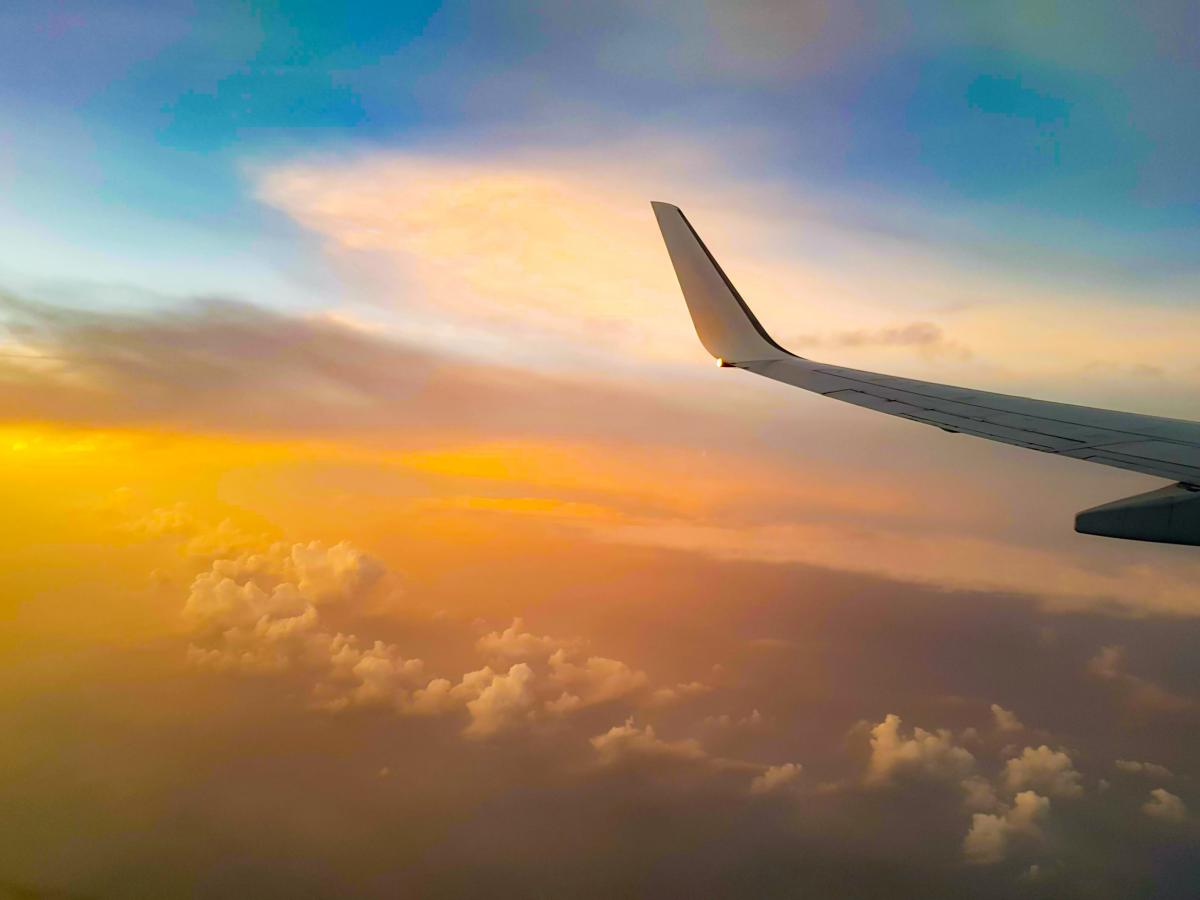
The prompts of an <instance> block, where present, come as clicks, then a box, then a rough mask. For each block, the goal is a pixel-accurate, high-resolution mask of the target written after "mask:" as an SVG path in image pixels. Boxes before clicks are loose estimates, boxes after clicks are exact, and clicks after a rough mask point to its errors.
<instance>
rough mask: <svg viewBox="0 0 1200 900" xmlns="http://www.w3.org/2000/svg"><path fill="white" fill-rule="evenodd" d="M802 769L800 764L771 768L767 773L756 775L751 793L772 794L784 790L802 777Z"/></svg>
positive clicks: (751, 786)
mask: <svg viewBox="0 0 1200 900" xmlns="http://www.w3.org/2000/svg"><path fill="white" fill-rule="evenodd" d="M802 768H803V767H802V766H800V764H799V763H784V764H783V765H781V766H769V767H768V768H767V770H766V771H765V772H763V773H762V774H761V775H756V776H755V777H754V779H753V780H752V781H751V782H750V793H751V794H772V793H776V792H778V791H781V790H784V789H785V788H787V787H788V786H789V785H791V784H792V783H793V782H795V780H796V779H797V778H799V777H800V772H801V770H802Z"/></svg>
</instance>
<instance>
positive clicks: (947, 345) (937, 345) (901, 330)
mask: <svg viewBox="0 0 1200 900" xmlns="http://www.w3.org/2000/svg"><path fill="white" fill-rule="evenodd" d="M793 343H794V344H795V345H796V346H797V347H904V348H912V349H914V350H917V351H918V352H920V353H922V354H924V355H926V356H929V357H935V358H936V357H949V358H952V359H956V360H968V359H970V358H971V357H972V356H973V354H972V352H971V350H970V348H968V347H966V346H964V345H963V344H960V343H958V342H957V341H953V340H950V339H949V338H947V337H946V334H945V332H944V331H943V329H942V327H941V326H940V325H935V324H934V323H932V322H911V323H909V324H907V325H895V326H892V327H890V328H879V329H873V330H872V329H857V330H854V331H839V332H835V333H834V334H832V335H830V336H829V337H822V336H820V335H802V336H800V337H798V338H795V339H794V340H793Z"/></svg>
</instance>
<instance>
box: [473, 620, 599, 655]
mask: <svg viewBox="0 0 1200 900" xmlns="http://www.w3.org/2000/svg"><path fill="white" fill-rule="evenodd" d="M524 629H525V620H524V619H521V618H516V619H513V621H512V624H511V625H509V626H508V628H506V629H504V631H493V632H491V633H490V634H485V635H484V636H483V637H481V638H480V639H479V640H478V641H476V642H475V646H476V648H477V649H478V650H479V651H480V652H482V653H486V654H488V655H490V656H499V657H507V658H509V659H537V658H542V659H544V658H546V657H548V656H550V654H552V653H554V652H555V651H556V650H559V649H561V648H564V647H574V646H576V645H577V643H578V642H576V641H560V640H559V639H558V638H552V637H549V636H547V635H537V634H531V633H529V632H528V631H525V630H524Z"/></svg>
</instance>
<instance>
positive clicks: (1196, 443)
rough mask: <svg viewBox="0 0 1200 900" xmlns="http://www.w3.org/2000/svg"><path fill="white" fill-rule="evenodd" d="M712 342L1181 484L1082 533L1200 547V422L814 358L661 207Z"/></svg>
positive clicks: (1119, 509) (717, 351)
mask: <svg viewBox="0 0 1200 900" xmlns="http://www.w3.org/2000/svg"><path fill="white" fill-rule="evenodd" d="M651 205H652V206H653V208H654V214H655V216H656V217H657V219H658V224H659V228H660V229H661V230H662V234H663V239H664V240H665V241H666V245H667V251H668V253H669V254H670V257H671V262H672V264H673V265H674V267H675V273H676V275H677V276H678V278H679V285H680V287H681V288H682V290H683V296H684V300H685V301H686V302H687V306H688V311H689V312H690V313H691V317H692V323H693V324H694V325H695V327H696V333H697V335H698V336H699V338H700V342H701V343H702V344H703V345H704V347H705V349H706V350H708V352H709V353H711V354H712V355H713V356H714V357H716V358H717V360H718V362H719V363H720V364H721V365H722V366H726V367H731V368H738V369H746V370H747V371H750V372H754V373H755V374H757V375H764V376H766V377H767V378H772V379H774V380H775V381H780V382H783V383H784V384H790V385H793V386H795V387H800V388H804V389H805V390H808V391H813V392H815V393H818V394H823V395H825V396H826V397H832V398H834V399H835V400H842V401H845V402H847V403H852V404H854V405H855V406H861V407H864V408H866V409H872V410H875V411H876V412H883V413H887V414H889V415H893V416H899V417H900V418H903V419H910V420H912V421H914V422H921V423H923V424H926V425H933V426H936V427H938V428H941V429H942V430H943V431H949V432H955V433H961V434H969V435H974V436H975V437H981V438H987V439H988V440H993V441H999V442H1001V443H1004V444H1012V445H1014V446H1017V447H1025V448H1027V449H1030V450H1038V451H1041V452H1043V453H1051V454H1055V455H1058V456H1066V457H1070V458H1072V459H1081V460H1085V461H1087V462H1093V463H1100V464H1101V465H1106V466H1112V467H1114V468H1118V469H1127V470H1129V471H1132V472H1141V473H1144V474H1146V475H1154V476H1157V477H1160V478H1169V479H1171V480H1173V481H1176V482H1178V484H1177V485H1175V486H1173V487H1169V488H1164V489H1160V490H1155V491H1151V492H1150V493H1148V494H1141V495H1138V496H1136V497H1130V498H1127V499H1125V500H1119V501H1116V502H1115V503H1108V504H1104V505H1103V506H1099V507H1096V508H1095V509H1090V510H1085V511H1084V512H1081V513H1079V514H1078V516H1077V517H1076V522H1075V527H1076V530H1077V531H1080V532H1083V533H1086V534H1100V535H1105V536H1109V537H1121V538H1126V539H1131V540H1145V541H1156V542H1160V543H1173V544H1191V545H1200V423H1196V422H1188V421H1184V420H1182V419H1166V418H1160V417H1158V416H1144V415H1138V414H1136V413H1126V412H1117V411H1114V410H1107V409H1093V408H1091V407H1087V406H1073V405H1071V404H1067V403H1052V402H1048V401H1045V400H1032V399H1030V398H1027V397H1015V396H1011V395H1008V394H996V393H991V392H988V391H976V390H970V389H967V388H960V387H952V386H950V385H944V384H934V383H932V382H927V381H915V380H913V379H910V378H898V377H895V376H892V375H880V374H877V373H875V372H862V371H859V370H857V369H847V368H843V367H841V366H833V365H827V364H824V363H819V362H814V361H812V360H809V359H805V358H803V357H800V356H796V355H795V354H793V353H790V352H789V351H787V350H785V349H784V348H783V347H782V346H780V345H779V344H778V343H776V342H775V341H774V340H773V339H772V338H771V336H770V335H769V334H767V332H766V330H765V329H764V328H763V326H762V325H761V324H760V323H759V321H758V319H757V318H755V316H754V313H753V312H751V311H750V308H749V306H747V305H746V302H745V301H744V300H743V299H742V297H741V295H740V294H738V292H737V289H736V288H735V287H734V286H733V283H732V282H731V281H730V280H729V278H728V277H727V276H726V275H725V272H724V271H723V270H722V269H721V267H720V265H719V264H718V263H717V261H716V259H715V258H714V257H713V255H712V254H711V253H710V252H709V250H708V248H707V247H706V246H705V245H704V242H703V241H702V240H701V239H700V235H699V234H697V233H696V230H695V229H694V228H693V227H692V225H691V223H690V222H688V220H687V218H686V217H685V216H684V214H683V212H682V211H681V210H680V209H679V208H678V207H676V206H672V205H671V204H669V203H657V202H656V203H653V204H651Z"/></svg>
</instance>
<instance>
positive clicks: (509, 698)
mask: <svg viewBox="0 0 1200 900" xmlns="http://www.w3.org/2000/svg"><path fill="white" fill-rule="evenodd" d="M533 678H534V675H533V670H532V669H531V668H529V666H528V664H526V663H516V664H514V665H513V666H512V668H510V669H509V670H508V672H507V673H505V674H503V675H494V676H493V677H492V680H491V682H490V683H489V684H488V685H487V687H485V688H484V689H483V690H482V691H480V693H479V696H478V697H476V698H475V699H474V700H469V701H467V711H468V712H469V713H470V714H471V721H470V723H469V724H468V725H467V727H466V728H465V729H464V730H463V734H465V735H467V736H468V737H488V736H490V735H493V734H496V733H497V732H499V731H502V730H503V729H505V728H507V727H509V726H510V725H512V724H514V723H515V722H518V721H520V720H521V719H523V718H525V717H526V716H528V714H529V712H530V710H531V709H532V707H533V704H534V694H533V691H532V690H531V688H530V684H531V682H532V681H533Z"/></svg>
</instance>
